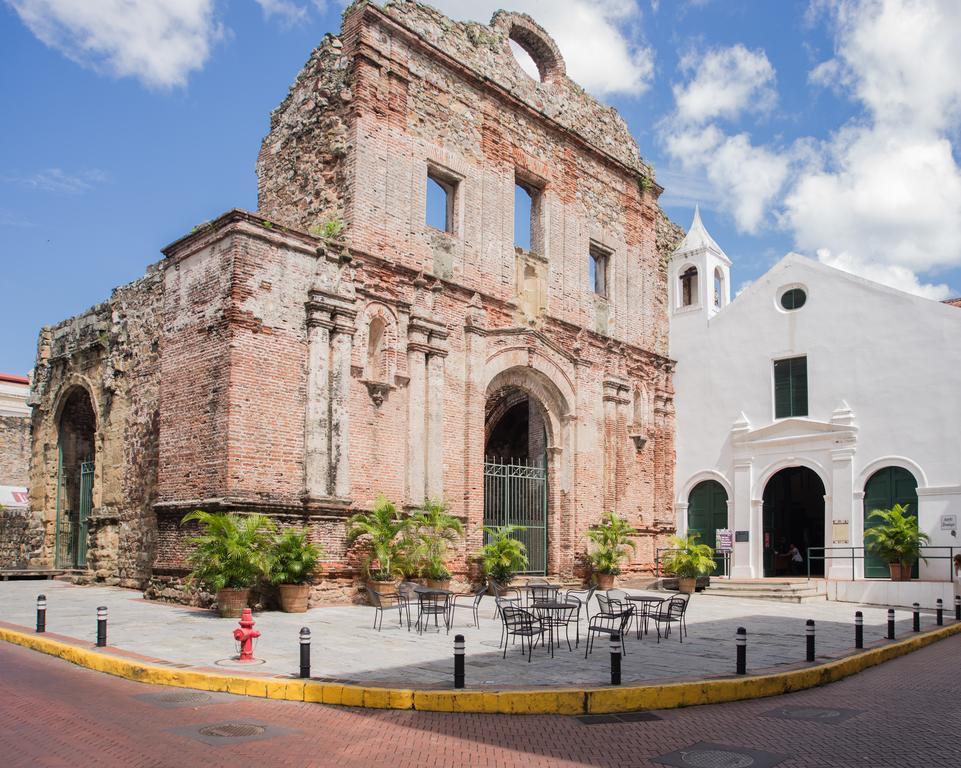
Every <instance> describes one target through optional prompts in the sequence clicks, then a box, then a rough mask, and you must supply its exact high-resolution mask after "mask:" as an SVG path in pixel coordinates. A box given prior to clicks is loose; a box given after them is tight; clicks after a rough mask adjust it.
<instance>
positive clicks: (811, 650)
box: [804, 619, 814, 661]
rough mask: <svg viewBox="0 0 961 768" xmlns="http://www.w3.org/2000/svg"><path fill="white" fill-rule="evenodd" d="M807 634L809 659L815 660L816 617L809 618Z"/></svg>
mask: <svg viewBox="0 0 961 768" xmlns="http://www.w3.org/2000/svg"><path fill="white" fill-rule="evenodd" d="M804 634H805V635H806V636H807V660H808V661H814V619H808V620H807V624H806V625H805V627H804Z"/></svg>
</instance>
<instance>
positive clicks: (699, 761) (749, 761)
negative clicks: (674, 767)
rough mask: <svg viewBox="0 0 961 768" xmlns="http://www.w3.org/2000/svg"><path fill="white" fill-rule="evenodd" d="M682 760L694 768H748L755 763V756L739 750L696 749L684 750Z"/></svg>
mask: <svg viewBox="0 0 961 768" xmlns="http://www.w3.org/2000/svg"><path fill="white" fill-rule="evenodd" d="M681 760H682V762H683V763H684V765H692V766H694V768H747V767H748V766H749V765H754V758H753V757H751V756H750V755H742V754H740V753H739V752H720V751H718V750H716V749H696V750H693V751H692V752H682V753H681Z"/></svg>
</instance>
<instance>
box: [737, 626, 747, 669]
mask: <svg viewBox="0 0 961 768" xmlns="http://www.w3.org/2000/svg"><path fill="white" fill-rule="evenodd" d="M734 645H735V647H736V648H737V673H738V674H739V675H746V674H747V630H746V629H744V627H738V628H737V633H736V634H735V635H734Z"/></svg>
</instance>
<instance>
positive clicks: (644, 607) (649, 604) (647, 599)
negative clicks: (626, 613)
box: [627, 595, 667, 637]
mask: <svg viewBox="0 0 961 768" xmlns="http://www.w3.org/2000/svg"><path fill="white" fill-rule="evenodd" d="M627 599H628V600H630V601H631V602H632V603H639V604H640V608H641V610H640V611H638V613H637V616H636V617H635V618H636V619H637V636H638V637H640V636H641V619H643V620H644V634H645V635H646V634H648V630H647V619H648V617H649V616H650V615H651V609H652V608H654V607H655V606H658V605H660V604H661V603H663V602H664V601H665V600H667V598H666V597H657V596H655V595H628V596H627Z"/></svg>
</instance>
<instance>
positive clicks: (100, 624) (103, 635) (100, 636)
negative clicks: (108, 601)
mask: <svg viewBox="0 0 961 768" xmlns="http://www.w3.org/2000/svg"><path fill="white" fill-rule="evenodd" d="M106 644H107V606H105V605H101V606H100V607H98V608H97V647H98V648H103V647H104V646H105V645H106Z"/></svg>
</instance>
